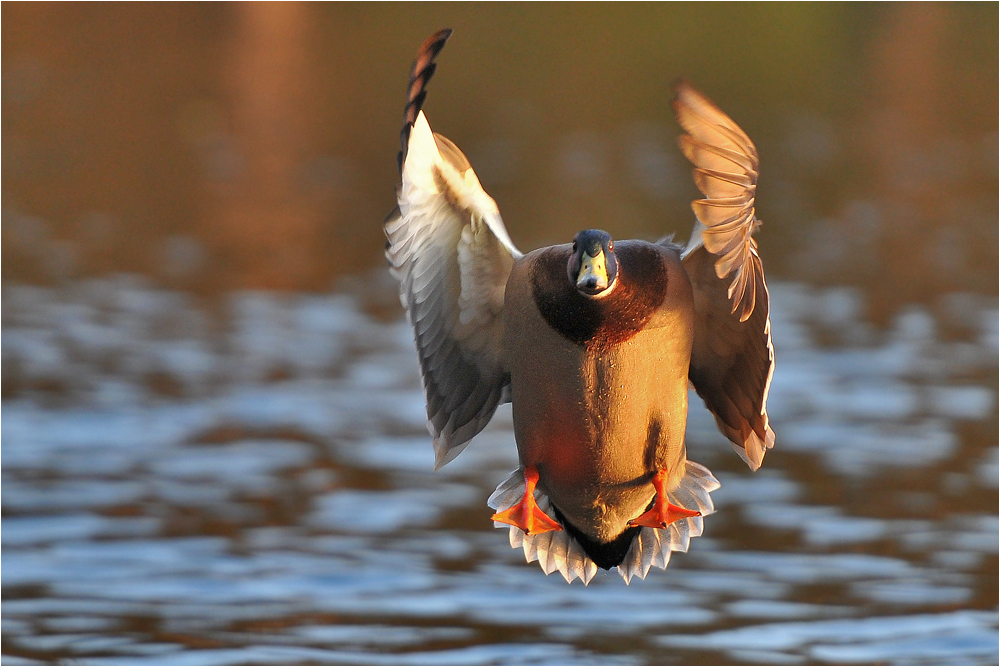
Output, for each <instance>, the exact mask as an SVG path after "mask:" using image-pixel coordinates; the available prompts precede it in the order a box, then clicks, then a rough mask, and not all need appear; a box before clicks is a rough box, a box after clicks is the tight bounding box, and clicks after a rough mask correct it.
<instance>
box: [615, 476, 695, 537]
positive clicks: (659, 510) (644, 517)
mask: <svg viewBox="0 0 1000 667" xmlns="http://www.w3.org/2000/svg"><path fill="white" fill-rule="evenodd" d="M666 480H667V471H666V470H660V471H657V473H656V475H654V476H653V488H654V489H656V498H654V499H653V507H652V509H650V510H649V511H647V512H644V513H643V514H641V515H640V516H638V517H636V518H635V519H630V520H629V522H628V525H630V526H647V527H649V528H666V527H667V526H669V525H670V524H672V523H673V522H674V521H677V520H678V519H687V518H688V517H692V516H701V512H698V511H696V510H686V509H684V508H683V507H678V506H677V505H674V504H673V503H671V502H670V501H669V500H667V492H666V491H665V490H664V488H663V487H664V484H665V483H666Z"/></svg>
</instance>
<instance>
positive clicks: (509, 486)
mask: <svg viewBox="0 0 1000 667" xmlns="http://www.w3.org/2000/svg"><path fill="white" fill-rule="evenodd" d="M451 35H452V31H451V30H450V29H444V30H441V31H439V32H437V33H435V34H433V35H431V36H430V37H428V38H427V39H426V40H425V41H424V43H423V44H422V45H421V47H420V49H419V51H418V53H417V57H416V60H415V61H414V63H413V66H412V68H411V70H410V78H409V85H408V87H407V95H406V104H405V107H404V122H403V129H402V132H401V135H400V143H401V150H400V152H399V154H398V157H397V163H398V167H399V172H400V185H399V187H398V189H397V193H396V207H395V208H394V209H393V211H392V212H391V213H390V214H389V215H388V216H387V217H386V218H385V221H384V229H385V233H386V237H387V243H386V257H387V258H388V261H389V267H390V271H391V272H392V274H393V275H394V276H395V277H396V278H397V279H398V280H399V285H400V301H401V303H402V306H403V308H404V309H405V311H406V315H407V319H408V321H409V324H410V325H411V326H412V329H413V333H414V341H415V345H416V351H417V357H418V360H419V366H420V373H421V376H422V379H423V388H424V393H425V396H426V401H427V426H428V430H429V432H430V434H431V436H432V437H433V447H434V453H435V464H434V467H435V469H438V468H440V467H441V466H444V465H446V464H447V463H448V462H450V461H452V460H453V459H454V458H455V457H456V456H458V455H459V454H460V453H461V452H462V451H463V450H464V449H465V447H467V446H468V445H469V443H470V441H471V440H472V439H473V438H474V437H475V436H476V435H477V434H478V433H479V432H480V431H482V429H483V428H484V427H485V426H486V425H487V423H489V422H490V420H491V419H492V417H493V415H494V413H495V412H496V410H497V408H498V407H499V406H500V405H502V404H505V403H508V402H509V403H511V410H512V418H513V432H514V440H515V443H516V447H517V453H518V462H519V465H518V467H517V469H516V470H514V471H512V472H511V473H510V474H509V475H508V476H507V477H506V478H505V479H504V480H502V481H501V482H500V483H499V485H498V486H497V488H496V491H495V492H494V493H493V494H492V495H491V496H490V498H489V501H488V504H489V506H490V507H491V508H492V509H493V510H494V511H495V512H494V514H493V515H492V520H493V522H494V525H495V526H497V527H500V528H504V529H506V530H508V535H509V541H510V544H511V546H512V547H514V548H519V547H520V548H521V549H523V551H524V554H525V558H526V560H527V561H528V562H533V561H538V563H539V565H540V566H541V568H542V570H543V571H544V572H545V573H546V574H550V573H553V572H556V571H558V572H559V573H560V574H562V576H563V577H564V578H565V579H566V581H567V582H570V583H571V582H573V581H575V580H577V579H579V580H581V581H582V582H583V583H584V584H589V583H590V581H591V580H592V579H593V577H594V576H595V575H596V574H597V572H599V571H600V570H602V569H603V570H608V571H611V570H615V571H617V572H618V573H619V574H621V576H622V577H623V578H624V580H625V582H626V583H628V582H629V581H630V580H631V579H632V578H634V577H638V578H640V579H643V578H645V577H646V575H647V573H648V572H649V570H650V569H651V568H653V567H656V568H661V569H662V568H666V567H667V564H668V562H669V559H670V555H671V553H672V552H675V551H680V552H686V551H687V550H688V547H689V543H690V539H691V538H692V537H696V536H698V535H701V534H702V532H703V528H704V524H703V518H704V517H705V516H706V515H708V514H711V513H712V512H713V511H714V509H715V508H714V504H713V501H712V498H711V495H710V494H711V493H712V492H713V491H714V490H716V489H717V488H719V482H718V480H717V479H716V478H715V477H714V475H713V474H712V473H711V471H709V470H708V469H707V468H706V467H705V466H703V465H701V464H698V463H696V462H694V461H690V460H688V459H687V451H686V445H685V430H686V420H687V412H688V387H689V385H690V386H693V388H694V390H695V391H696V392H697V394H698V396H700V397H701V399H702V400H703V401H704V403H705V405H706V407H707V408H708V410H709V411H710V412H711V413H712V414H713V415H714V417H715V420H716V424H717V425H718V428H719V430H720V431H721V433H722V434H723V435H724V436H725V437H726V438H728V440H729V441H730V442H731V443H732V445H733V448H734V449H735V451H736V453H737V454H738V455H739V456H740V457H742V459H743V460H744V461H745V462H746V464H747V465H748V466H749V468H750V469H751V470H756V469H758V468H759V467H760V465H761V463H762V461H763V458H764V455H765V453H766V452H767V450H768V449H771V448H772V447H773V446H774V431H773V430H772V428H771V426H770V424H769V421H768V415H767V394H768V387H769V385H770V382H771V377H772V374H773V372H774V349H773V346H772V344H771V325H770V319H769V296H768V291H767V285H766V283H765V280H764V271H763V266H762V263H761V259H760V255H759V253H758V248H757V243H756V240H755V238H754V237H753V233H754V232H755V231H756V230H757V229H758V228H759V226H760V221H759V220H758V219H757V217H756V213H755V195H756V188H757V177H758V166H759V164H758V156H757V149H756V147H755V146H754V144H753V142H752V141H751V140H750V138H749V137H748V136H747V134H746V133H745V132H744V131H743V130H742V129H741V128H740V127H739V126H738V125H737V124H736V123H735V122H734V121H733V120H732V119H731V118H730V117H729V116H727V115H726V114H725V113H723V112H722V111H721V110H720V109H719V108H718V107H717V106H716V105H715V104H714V103H712V102H711V101H710V100H709V99H708V98H707V97H705V96H704V95H703V94H702V93H700V92H698V91H697V90H696V89H695V88H694V87H692V86H691V85H690V84H689V83H687V82H686V81H684V80H682V79H680V80H678V81H677V82H675V83H674V86H673V88H674V93H675V97H674V99H673V101H672V107H673V111H674V114H675V116H676V118H677V120H678V122H679V124H680V126H681V127H682V129H683V130H684V134H682V135H681V136H680V138H679V146H680V149H681V152H682V153H683V154H684V156H685V157H686V158H687V159H688V160H689V161H690V162H691V163H692V165H693V166H694V170H693V176H694V181H695V184H696V186H697V187H698V188H699V190H700V191H701V193H702V194H703V195H704V198H703V199H698V200H695V201H694V202H693V203H692V209H693V212H694V214H695V221H694V229H693V232H692V236H691V239H690V241H689V242H688V243H687V244H686V245H684V244H678V243H675V242H674V241H673V240H672V238H671V237H667V238H664V239H661V240H659V241H657V242H649V241H643V240H617V241H616V240H615V239H614V238H612V236H611V234H609V233H608V232H606V231H604V230H599V229H584V230H581V231H580V232H579V233H577V234H576V235H575V237H574V238H573V239H572V241H571V242H567V243H563V244H559V245H554V246H550V247H544V248H539V249H536V250H533V251H531V252H528V253H522V252H521V251H519V250H518V249H517V248H516V247H515V245H514V243H513V242H512V240H511V238H510V236H509V235H508V233H507V230H506V228H505V226H504V223H503V220H502V218H501V216H500V212H499V208H498V206H497V204H496V202H495V201H494V200H493V198H492V197H490V196H489V195H488V194H487V193H486V191H485V189H484V188H483V186H482V185H481V183H480V181H479V178H478V177H477V175H476V173H475V171H474V170H473V168H472V165H471V164H470V163H469V160H468V159H467V158H466V157H465V155H464V154H463V153H462V151H461V150H460V149H459V148H458V146H456V145H455V144H454V143H453V142H452V141H450V140H449V139H447V138H446V137H444V136H443V135H441V134H437V133H435V132H433V131H432V130H431V128H430V125H429V123H428V121H427V117H426V115H425V114H424V111H423V106H424V102H425V99H426V95H427V84H428V82H429V81H430V79H431V77H432V76H433V75H434V73H435V70H436V62H435V59H436V57H437V56H438V54H439V53H440V51H441V49H442V48H443V47H444V45H445V43H446V42H447V41H448V39H449V38H450V37H451Z"/></svg>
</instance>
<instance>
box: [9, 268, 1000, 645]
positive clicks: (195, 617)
mask: <svg viewBox="0 0 1000 667" xmlns="http://www.w3.org/2000/svg"><path fill="white" fill-rule="evenodd" d="M382 276H383V274H382V272H378V273H376V274H372V275H371V276H368V277H367V278H366V279H365V280H363V281H357V282H354V283H353V284H347V285H345V286H343V288H342V289H341V290H340V291H338V292H337V293H335V294H331V295H328V296H319V295H280V294H275V293H265V292H242V293H236V294H233V295H231V296H229V297H227V298H225V299H222V300H218V301H208V300H199V299H196V298H194V297H191V296H190V295H187V294H184V293H181V292H171V291H164V290H162V289H156V288H153V287H150V286H149V285H148V284H146V283H145V282H144V281H142V280H140V279H137V278H135V277H127V276H122V277H113V278H108V279H102V280H91V281H84V282H77V283H73V284H72V285H70V286H68V287H65V288H39V287H26V286H10V285H8V286H5V287H4V295H3V297H4V298H3V322H4V336H3V339H2V342H3V355H2V359H3V364H4V367H3V375H4V391H5V392H6V394H7V398H6V400H5V401H4V420H3V443H4V444H3V453H4V465H3V486H2V493H3V511H4V518H3V533H2V540H3V562H4V569H3V594H4V604H3V637H4V653H5V662H6V661H8V660H11V661H17V660H20V659H38V660H43V661H52V660H64V659H70V658H71V659H73V660H74V661H75V662H83V663H101V664H107V663H112V664H114V663H129V664H135V663H144V662H149V663H157V664H163V663H178V662H184V663H192V662H198V663H248V662H249V663H258V662H268V663H275V662H277V663H285V662H295V663H300V662H310V661H314V662H327V663H343V662H350V663H365V664H381V663H400V662H402V663H418V664H422V663H435V664H457V663H482V662H523V663H565V662H574V663H609V662H610V663H634V662H662V661H664V660H666V659H667V657H668V656H669V657H670V659H671V660H680V661H684V662H708V661H720V662H754V663H758V662H759V663H776V662H777V663H789V662H791V663H795V662H803V661H805V662H829V663H843V662H848V663H850V662H862V663H866V662H880V661H882V662H920V663H924V662H931V663H933V662H952V661H954V662H984V663H988V662H994V661H995V660H996V659H997V651H996V632H997V625H996V613H995V605H996V598H997V579H996V567H997V560H996V559H997V548H996V547H997V542H996V536H997V532H998V525H997V517H996V507H995V499H996V489H997V448H996V443H995V439H994V435H995V434H994V433H993V431H992V428H993V423H994V422H995V419H996V394H995V380H986V381H983V379H982V378H990V377H995V375H993V374H995V369H996V340H997V334H996V321H997V311H996V306H995V304H993V303H991V302H990V301H989V300H984V299H981V298H977V297H974V296H972V295H968V294H958V295H954V296H952V297H951V298H950V299H949V300H948V304H947V307H942V308H941V309H940V312H941V313H946V312H947V313H953V315H952V316H951V319H950V320H949V319H945V318H944V317H942V316H941V315H931V314H930V312H929V311H927V310H926V309H922V308H916V307H914V308H912V309H910V310H909V311H908V312H906V313H905V314H903V315H901V316H899V317H898V318H897V319H896V321H895V323H894V325H893V327H892V328H891V330H890V331H889V332H888V333H884V334H880V333H877V332H875V331H873V330H872V329H871V328H870V327H869V326H868V325H866V324H864V322H863V321H862V320H860V319H858V318H857V313H858V312H860V311H862V310H863V305H862V304H861V303H859V300H860V296H859V295H858V293H856V292H854V291H851V290H846V289H843V288H840V289H829V290H817V289H815V288H809V287H805V286H802V285H795V284H789V283H781V282H777V284H774V285H773V287H772V293H773V297H774V299H773V301H774V309H773V312H772V323H773V325H774V329H773V330H774V335H775V346H776V347H777V346H779V345H780V349H781V350H782V357H781V371H782V372H781V373H779V374H776V375H775V376H774V381H773V384H772V387H771V395H770V402H769V405H770V406H771V410H772V411H773V413H774V417H773V418H774V420H775V422H776V423H780V424H782V438H783V439H782V447H781V450H780V451H778V450H777V449H776V450H775V452H774V454H773V456H774V459H769V460H770V463H769V464H768V465H767V466H765V468H764V469H762V470H761V471H760V472H759V473H757V474H752V473H749V472H747V471H746V470H744V469H742V468H741V464H740V462H739V460H738V459H736V458H735V457H733V456H732V455H731V452H730V451H729V449H730V448H729V446H728V444H726V443H725V442H723V441H722V440H721V439H720V437H719V436H718V433H717V432H716V430H715V427H714V423H713V421H712V418H711V416H710V415H709V413H708V412H707V411H705V410H704V409H703V407H702V406H701V405H700V402H698V401H697V400H692V410H691V416H690V426H689V439H688V443H689V447H690V448H691V449H692V450H693V451H696V452H698V456H699V458H700V459H701V460H705V462H706V464H707V465H709V466H711V467H712V469H713V470H714V471H716V473H717V475H718V477H719V479H720V481H721V482H722V488H721V489H719V491H717V492H716V494H715V496H716V504H717V507H718V509H719V512H718V513H717V514H716V515H713V516H712V517H710V520H709V521H706V533H705V536H704V537H702V538H700V539H699V540H697V541H696V542H695V543H694V544H693V545H692V548H691V551H690V552H689V553H687V554H682V555H678V556H677V557H676V558H674V559H673V560H672V562H671V565H670V568H669V569H668V570H667V571H666V572H663V573H658V574H657V575H656V576H650V577H649V578H647V580H646V581H645V582H640V583H636V584H633V585H632V586H630V587H626V586H625V585H624V584H623V583H622V582H621V581H620V580H616V579H615V578H613V577H611V576H603V575H598V577H597V578H596V579H595V581H594V582H592V583H591V585H590V587H589V588H583V587H581V586H567V585H566V584H565V583H564V582H562V580H561V579H557V578H552V577H548V578H546V577H544V576H543V575H542V573H541V572H539V571H538V570H537V568H533V567H529V566H528V565H526V564H525V563H524V562H523V556H522V555H521V554H520V552H518V551H513V550H511V549H509V548H508V546H507V539H506V534H505V532H504V531H496V530H493V529H492V528H491V523H490V521H489V513H490V510H489V508H487V507H486V505H485V499H486V498H487V497H488V496H489V494H490V492H491V491H492V489H493V487H494V486H495V484H496V483H497V481H498V480H499V479H501V478H502V477H503V476H504V475H505V474H506V473H507V472H508V471H509V470H510V469H511V468H512V467H513V466H515V465H516V453H515V448H514V447H513V441H512V435H511V431H510V429H511V424H510V413H509V410H501V412H500V414H499V415H498V418H497V419H495V420H494V423H493V424H491V425H490V427H488V429H487V430H486V431H485V432H484V433H483V434H482V435H481V436H480V437H478V438H477V439H476V441H475V443H474V444H473V446H472V447H470V448H469V449H468V450H467V451H466V452H465V453H463V455H462V456H460V457H459V458H458V459H456V461H454V462H453V464H451V465H449V466H448V467H447V468H445V469H444V470H443V471H441V472H439V473H433V472H431V469H432V464H433V454H432V451H431V448H430V445H429V442H428V437H427V435H426V431H425V429H424V414H423V397H422V391H421V387H420V381H419V375H418V372H417V368H416V364H415V356H414V355H413V353H412V342H411V340H410V333H409V329H408V327H407V325H406V323H405V321H403V320H401V319H399V318H398V317H396V316H391V317H386V316H385V315H384V313H385V312H386V311H385V304H386V303H387V302H391V301H392V299H393V298H394V297H395V294H394V286H393V285H392V283H391V281H388V280H386V279H385V278H383V277H382ZM831 312H837V313H839V316H838V318H837V320H836V324H835V325H834V324H832V323H831V322H829V321H827V319H828V318H830V317H831V315H830V313H831ZM943 326H952V327H958V326H961V327H966V328H967V335H966V336H964V337H963V338H962V339H961V340H953V341H946V340H942V339H941V337H940V336H939V335H938V332H939V329H940V328H942V327H943ZM816 331H821V332H824V333H825V334H826V335H828V336H833V337H836V338H838V339H840V340H842V341H853V342H851V343H844V342H841V343H837V344H827V345H823V346H819V345H817V341H816V336H815V332H816Z"/></svg>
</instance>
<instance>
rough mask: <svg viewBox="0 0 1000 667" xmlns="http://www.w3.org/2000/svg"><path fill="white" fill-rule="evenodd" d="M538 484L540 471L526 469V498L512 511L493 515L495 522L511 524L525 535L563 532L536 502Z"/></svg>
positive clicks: (511, 509) (512, 508)
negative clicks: (536, 486) (551, 531)
mask: <svg viewBox="0 0 1000 667" xmlns="http://www.w3.org/2000/svg"><path fill="white" fill-rule="evenodd" d="M536 484H538V471H537V470H536V469H535V467H534V466H525V467H524V496H523V497H522V498H521V502H519V503H517V504H516V505H514V506H513V507H511V508H510V509H506V510H504V511H502V512H497V513H496V514H494V515H493V517H492V519H493V520H494V521H499V522H501V523H509V524H510V525H512V526H516V527H518V528H520V529H521V530H523V531H524V534H525V535H537V534H538V533H547V532H549V531H550V530H562V526H560V525H559V524H558V523H557V522H556V521H553V520H552V519H551V518H550V517H549V515H548V514H546V513H545V512H543V511H542V510H541V508H540V507H538V503H536V502H535V485H536Z"/></svg>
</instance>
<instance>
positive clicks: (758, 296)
mask: <svg viewBox="0 0 1000 667" xmlns="http://www.w3.org/2000/svg"><path fill="white" fill-rule="evenodd" d="M676 92H677V97H676V99H675V100H674V104H673V106H674V112H675V113H676V114H677V120H678V121H679V122H680V124H681V126H682V127H683V128H684V130H686V131H687V134H685V135H683V136H682V137H681V138H680V141H679V143H680V147H681V151H682V152H683V153H684V155H685V156H686V157H687V158H688V160H690V161H691V162H692V163H693V164H694V166H695V169H694V181H695V185H697V186H698V189H699V190H700V191H701V192H702V194H704V195H705V199H699V200H696V201H694V202H692V204H691V208H692V209H693V210H694V213H695V216H696V217H697V219H698V224H697V225H696V227H695V232H694V235H693V236H692V239H691V242H690V243H689V244H688V246H687V249H686V250H685V253H684V268H685V270H686V271H687V273H688V276H689V277H690V278H691V284H692V287H693V292H694V301H695V335H694V346H693V349H692V352H691V366H690V370H689V377H690V379H691V383H692V384H693V385H694V388H695V390H696V391H697V392H698V395H699V396H701V397H702V398H703V399H704V401H705V405H706V406H707V407H708V409H709V410H711V411H712V413H713V414H714V415H715V421H716V423H717V424H718V426H719V430H721V431H722V433H723V434H724V435H725V436H726V437H727V438H729V440H730V441H732V443H733V446H734V448H735V449H736V451H737V453H738V454H739V455H740V456H741V457H742V458H743V460H744V461H746V462H747V465H749V466H750V467H751V468H752V469H754V470H756V469H757V468H759V467H760V464H761V462H762V460H763V458H764V454H765V452H766V451H767V449H769V448H771V447H772V446H773V445H774V431H773V430H772V429H771V426H770V424H769V422H768V417H767V393H768V388H769V387H770V384H771V376H772V374H773V373H774V348H773V346H772V345H771V321H770V317H769V309H770V304H769V299H768V294H767V283H766V282H765V281H764V268H763V265H762V264H761V261H760V256H759V255H758V253H757V243H756V241H755V240H754V239H753V237H752V235H753V233H754V231H755V230H756V229H757V227H759V226H760V221H759V220H757V218H756V213H755V209H754V206H755V201H756V192H757V175H758V168H759V162H758V158H757V149H756V147H755V146H754V145H753V142H752V141H751V140H750V137H748V136H747V134H746V133H745V132H744V131H743V130H742V129H740V127H739V126H738V125H737V124H736V123H735V122H733V120H732V119H731V118H729V116H727V115H726V114H725V113H723V112H722V111H721V110H719V108H718V107H716V106H715V105H714V104H712V102H711V101H709V100H708V98H706V97H705V96H703V95H702V94H701V93H699V92H697V91H696V90H694V89H693V88H691V87H690V86H689V85H687V84H685V83H683V82H681V83H679V84H677V85H676Z"/></svg>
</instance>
